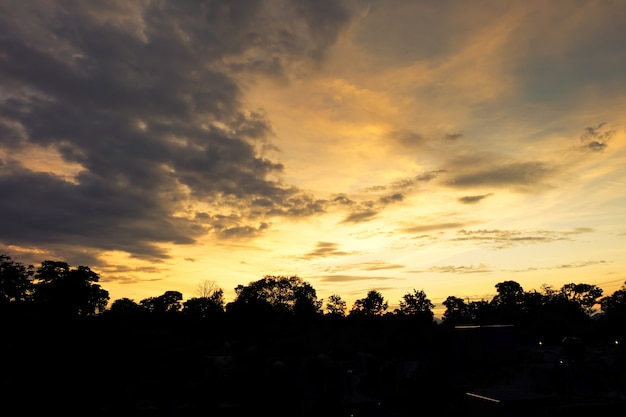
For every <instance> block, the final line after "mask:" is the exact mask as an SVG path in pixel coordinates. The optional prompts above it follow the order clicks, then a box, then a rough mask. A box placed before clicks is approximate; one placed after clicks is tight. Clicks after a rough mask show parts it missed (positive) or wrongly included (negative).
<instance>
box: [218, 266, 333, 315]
mask: <svg viewBox="0 0 626 417" xmlns="http://www.w3.org/2000/svg"><path fill="white" fill-rule="evenodd" d="M235 294H236V298H235V300H234V301H233V302H231V303H229V304H228V305H227V306H226V309H227V312H229V311H230V312H234V311H242V310H245V311H250V312H256V313H261V314H262V313H265V314H267V313H268V312H270V311H271V312H273V313H275V314H279V315H283V314H288V315H294V314H298V315H302V314H304V315H308V314H321V305H322V302H321V301H319V300H318V299H317V293H316V291H315V289H314V288H313V287H312V286H311V284H309V283H307V282H305V281H303V280H302V278H299V277H297V276H292V277H284V276H269V275H268V276H265V277H264V278H262V279H260V280H258V281H253V282H251V283H249V284H248V285H246V286H244V285H238V286H237V287H236V288H235Z"/></svg>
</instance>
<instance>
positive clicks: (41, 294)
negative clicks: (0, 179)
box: [0, 255, 626, 335]
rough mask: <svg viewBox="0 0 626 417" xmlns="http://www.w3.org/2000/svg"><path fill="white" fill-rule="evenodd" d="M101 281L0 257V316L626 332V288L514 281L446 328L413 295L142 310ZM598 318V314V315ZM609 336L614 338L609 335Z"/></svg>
mask: <svg viewBox="0 0 626 417" xmlns="http://www.w3.org/2000/svg"><path fill="white" fill-rule="evenodd" d="M98 281H99V275H98V274H97V273H96V272H94V271H92V270H91V268H89V267H87V266H78V267H75V268H74V267H71V266H70V265H69V264H67V263H66V262H61V261H51V260H46V261H43V262H42V263H41V265H40V266H39V267H38V268H35V267H34V266H32V265H29V266H26V265H24V264H22V263H20V262H17V261H14V260H13V259H12V258H11V257H10V256H8V255H0V313H1V314H2V315H3V316H5V317H8V316H13V317H17V316H19V315H22V316H33V317H36V316H37V315H39V316H45V317H65V318H70V317H109V318H111V319H116V318H120V319H129V318H148V317H149V318H153V319H157V318H158V319H172V318H174V317H176V318H177V319H189V320H195V321H205V322H206V321H212V322H214V323H223V322H225V321H228V320H231V321H234V322H239V323H242V322H246V323H257V324H259V323H265V324H267V323H273V322H277V321H282V322H283V323H285V322H289V321H291V322H297V323H298V324H307V323H311V322H313V321H316V320H318V321H319V320H326V322H332V323H337V322H340V321H345V322H350V323H356V322H363V321H364V320H370V321H371V320H376V319H384V320H387V321H389V320H394V319H397V320H404V321H405V322H410V323H411V325H412V326H422V327H428V326H441V327H443V328H451V327H454V326H459V325H493V324H514V325H516V326H518V328H520V329H522V330H525V331H526V332H529V333H531V334H532V335H542V334H545V335H560V334H569V333H572V332H580V331H581V329H599V328H602V330H603V331H610V332H612V333H616V332H622V331H623V330H621V329H624V327H625V326H624V324H626V283H625V285H624V286H623V287H622V288H621V289H619V290H617V291H615V292H614V293H613V294H611V295H606V296H605V295H603V291H602V289H601V288H599V287H598V286H596V285H591V284H584V283H578V284H575V283H571V284H566V285H564V286H563V287H562V288H560V289H554V288H552V287H549V286H544V287H543V288H542V289H541V291H537V290H531V291H525V290H524V289H523V288H522V286H521V285H520V284H519V283H517V282H515V281H503V282H500V283H497V284H496V285H495V288H496V291H497V294H496V295H495V296H494V297H493V298H492V299H491V300H481V301H467V302H466V301H465V300H464V299H462V298H460V297H456V296H449V297H447V298H446V300H445V301H444V302H443V305H444V307H445V312H444V314H443V316H442V320H441V322H436V321H435V320H434V314H433V308H434V304H433V303H432V302H431V301H430V300H429V299H428V297H427V295H426V294H425V293H424V291H422V290H415V289H414V290H413V291H412V292H409V293H407V294H405V295H404V296H403V297H402V299H401V300H400V301H399V307H398V308H396V309H394V310H393V311H390V310H389V309H388V302H387V301H386V300H385V298H384V297H383V295H382V294H381V293H380V292H379V291H377V290H370V291H368V292H367V294H366V295H365V297H363V298H361V299H358V300H356V301H355V302H354V304H353V305H352V306H351V308H350V309H348V306H347V304H346V302H345V301H344V300H343V299H342V297H341V296H340V295H339V294H333V295H331V296H330V297H328V299H326V300H321V299H318V297H317V294H316V291H315V289H314V288H313V287H312V286H311V285H310V284H309V283H307V282H306V281H304V280H302V279H301V278H299V277H297V276H292V277H285V276H266V277H264V278H262V279H259V280H257V281H253V282H250V283H249V284H247V285H241V284H240V285H238V286H237V287H236V288H235V294H236V297H235V299H234V300H233V301H232V302H228V303H226V302H225V300H224V291H223V289H221V288H219V287H218V286H217V285H215V283H214V282H212V281H205V282H203V283H202V284H200V286H199V291H198V296H196V297H193V298H189V299H187V300H186V301H183V295H182V293H180V292H179V291H175V290H170V291H166V292H165V293H163V294H162V295H159V296H155V297H149V298H146V299H143V300H140V301H139V302H135V301H134V300H132V299H129V298H121V299H117V300H113V301H112V302H111V300H110V297H109V293H108V291H106V290H105V289H103V288H102V287H101V286H100V284H98ZM598 305H599V306H600V312H599V314H598V312H596V311H595V310H594V308H595V306H598ZM593 313H595V314H593ZM608 329H610V330H608Z"/></svg>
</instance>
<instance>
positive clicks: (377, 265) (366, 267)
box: [326, 261, 405, 272]
mask: <svg viewBox="0 0 626 417" xmlns="http://www.w3.org/2000/svg"><path fill="white" fill-rule="evenodd" d="M404 267H405V265H400V264H392V263H389V262H386V261H367V262H358V263H352V264H342V265H338V266H333V267H329V268H326V271H328V272H337V271H347V270H355V269H356V270H359V271H381V270H388V269H401V268H404Z"/></svg>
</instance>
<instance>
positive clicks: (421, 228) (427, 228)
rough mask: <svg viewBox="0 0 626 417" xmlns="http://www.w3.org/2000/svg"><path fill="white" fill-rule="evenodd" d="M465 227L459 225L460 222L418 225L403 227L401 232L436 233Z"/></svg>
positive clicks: (463, 224)
mask: <svg viewBox="0 0 626 417" xmlns="http://www.w3.org/2000/svg"><path fill="white" fill-rule="evenodd" d="M466 225H467V224H466V223H460V222H445V223H431V224H419V225H415V226H409V227H404V228H403V229H402V231H403V232H405V233H425V232H437V231H442V230H448V229H458V228H461V227H464V226H466Z"/></svg>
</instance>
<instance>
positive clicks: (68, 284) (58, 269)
mask: <svg viewBox="0 0 626 417" xmlns="http://www.w3.org/2000/svg"><path fill="white" fill-rule="evenodd" d="M99 279H100V277H99V275H98V274H97V273H96V272H94V271H92V270H91V269H90V268H89V267H88V266H79V267H77V268H74V269H72V268H70V266H69V265H68V264H67V263H66V262H60V261H50V260H47V261H44V262H42V263H41V266H40V267H39V268H38V269H37V271H36V273H35V283H34V288H35V290H34V301H35V303H36V305H37V306H38V307H40V308H42V309H43V310H44V311H46V312H49V313H54V314H61V315H65V316H89V315H94V314H98V313H101V312H103V311H104V310H105V308H106V306H107V304H108V302H109V292H108V291H106V290H104V289H102V288H101V287H100V285H98V284H96V283H97V282H98V280H99Z"/></svg>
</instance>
